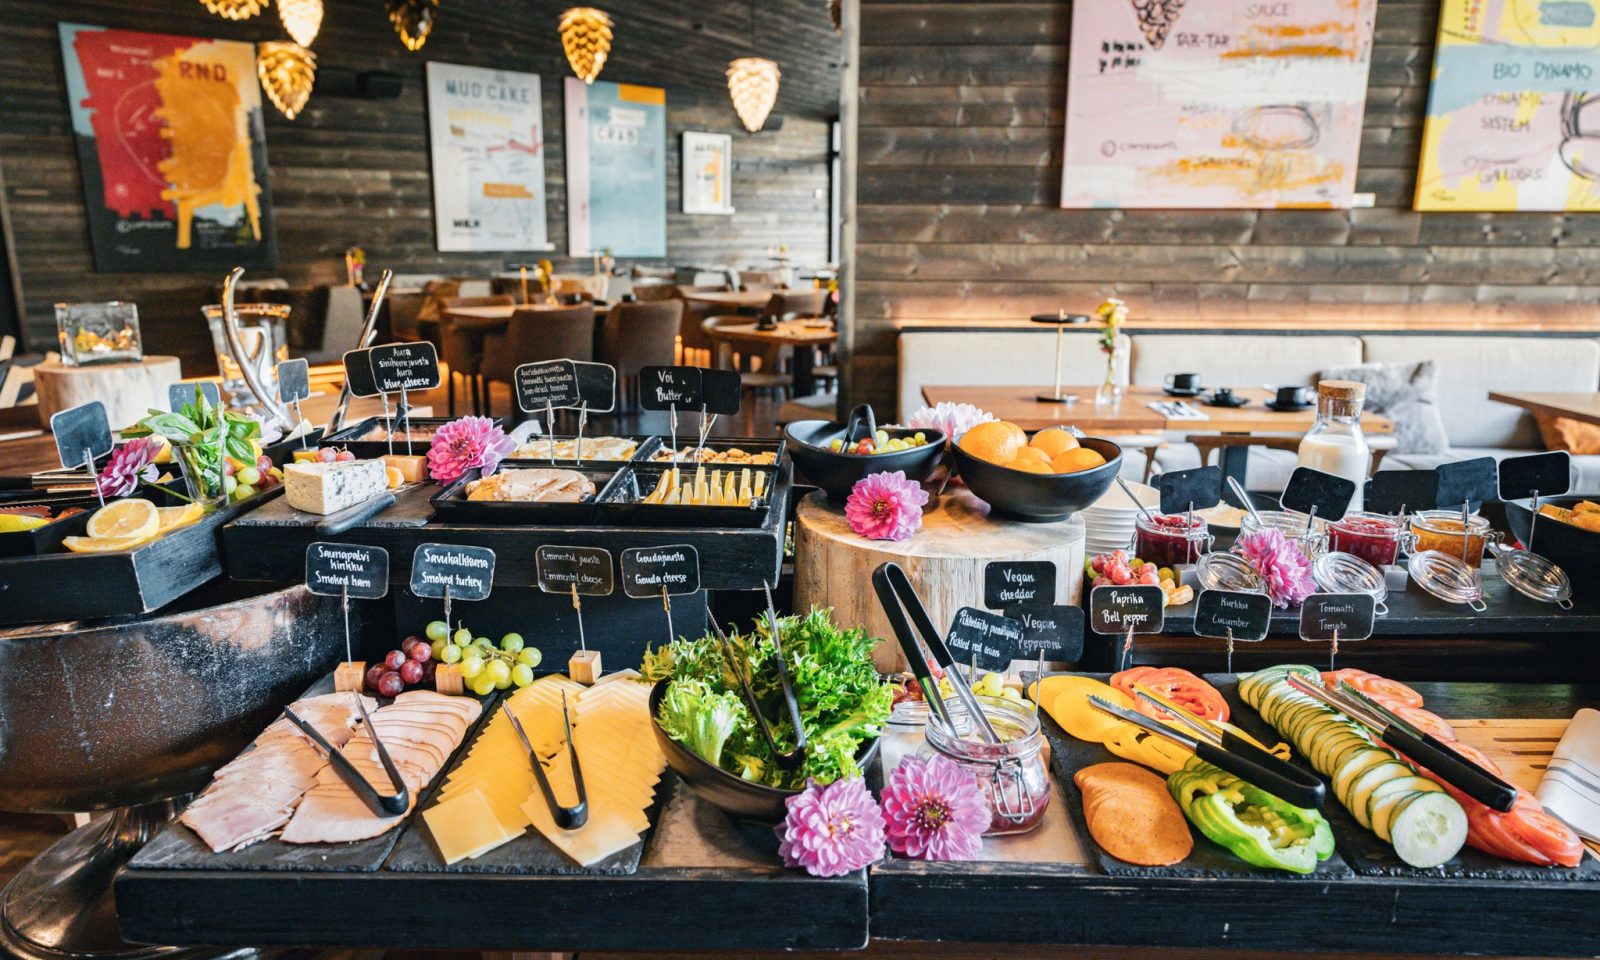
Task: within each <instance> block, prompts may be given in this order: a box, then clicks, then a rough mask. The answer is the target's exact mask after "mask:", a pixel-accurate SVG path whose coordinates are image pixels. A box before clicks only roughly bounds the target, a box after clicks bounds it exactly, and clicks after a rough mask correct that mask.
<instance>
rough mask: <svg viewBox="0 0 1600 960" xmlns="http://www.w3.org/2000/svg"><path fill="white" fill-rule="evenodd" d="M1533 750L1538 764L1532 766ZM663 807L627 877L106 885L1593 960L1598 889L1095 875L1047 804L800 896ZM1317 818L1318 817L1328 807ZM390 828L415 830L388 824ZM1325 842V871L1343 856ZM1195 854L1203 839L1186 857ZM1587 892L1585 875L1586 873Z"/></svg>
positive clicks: (202, 916)
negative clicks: (981, 841) (956, 845)
mask: <svg viewBox="0 0 1600 960" xmlns="http://www.w3.org/2000/svg"><path fill="white" fill-rule="evenodd" d="M1418 689H1419V691H1420V692H1421V693H1422V694H1423V695H1424V697H1425V698H1426V699H1427V702H1428V706H1429V708H1430V709H1433V710H1435V711H1436V712H1438V713H1439V714H1441V715H1443V716H1445V717H1446V718H1464V717H1516V718H1566V717H1569V716H1571V715H1572V713H1573V712H1574V711H1576V710H1577V709H1578V708H1579V707H1582V706H1586V705H1597V704H1600V687H1594V686H1591V687H1576V686H1568V685H1537V686H1535V685H1491V684H1419V685H1418ZM1548 747H1549V745H1548V744H1546V745H1545V749H1548ZM663 783H664V784H665V785H666V786H665V787H664V789H667V790H669V791H670V793H669V795H668V796H667V799H666V800H665V801H664V802H663V804H662V805H661V810H662V813H661V814H660V816H659V819H658V822H657V825H656V827H655V828H654V829H653V831H652V833H651V835H650V836H649V838H648V840H647V843H646V847H645V851H644V855H643V858H642V860H641V862H640V866H639V869H638V871H637V872H636V873H635V874H633V875H631V876H612V877H594V876H536V877H528V876H517V875H508V874H448V875H441V874H437V873H416V872H404V871H396V870H393V869H390V868H389V867H387V866H385V867H382V868H380V869H377V870H375V871H373V872H369V873H328V872H319V873H305V872H294V871H174V870H158V869H145V868H141V867H140V865H139V862H138V861H137V860H136V861H135V863H134V866H133V867H132V868H130V869H128V870H125V871H124V872H123V873H122V874H121V876H119V877H118V880H117V885H116V894H117V903H118V908H119V913H120V916H121V921H122V925H123V930H124V933H125V934H126V935H127V936H128V937H129V938H130V939H135V940H141V941H148V942H155V943H171V944H179V945H188V944H220V945H311V946H401V945H404V946H408V947H417V946H428V947H441V948H444V947H454V948H477V949H493V950H504V949H512V948H516V949H552V950H572V949H580V948H581V949H592V950H601V949H632V950H655V951H670V950H685V951H693V950H712V949H742V950H747V951H755V950H794V949H811V950H823V949H852V948H858V947H861V946H862V945H864V944H865V943H866V941H867V940H868V938H869V937H870V938H872V939H877V940H912V941H951V942H966V943H973V942H981V943H1009V944H1061V945H1080V944H1081V945H1106V946H1112V945H1120V946H1134V947H1157V946H1163V947H1179V948H1218V947H1222V948H1237V949H1241V950H1256V951H1333V952H1339V951H1361V952H1364V953H1438V954H1451V953H1480V954H1483V953H1487V954H1500V955H1509V954H1515V955H1544V956H1592V955H1595V954H1596V953H1600V927H1597V926H1596V925H1595V924H1594V923H1593V919H1592V918H1593V917H1594V916H1595V914H1596V912H1597V911H1600V880H1595V879H1572V878H1571V874H1563V875H1562V876H1563V877H1566V878H1565V879H1531V880H1493V881H1489V880H1474V879H1459V878H1453V877H1443V876H1430V877H1419V878H1393V877H1385V876H1361V875H1357V876H1344V877H1340V878H1337V879H1326V880H1324V879H1321V878H1311V879H1307V878H1297V877H1290V876H1275V877H1271V878H1256V877H1239V878H1217V877H1212V878H1203V879H1202V878H1194V879H1188V878H1185V879H1147V878H1144V877H1124V876H1116V877H1113V876H1108V875H1106V874H1105V873H1103V872H1102V871H1101V869H1100V868H1099V867H1098V866H1097V865H1096V863H1097V857H1096V856H1095V854H1094V848H1093V846H1092V844H1091V842H1090V841H1088V840H1087V838H1085V837H1082V836H1081V835H1080V833H1079V830H1078V829H1077V828H1076V827H1075V826H1074V822H1073V818H1072V816H1070V815H1069V814H1070V812H1071V811H1070V809H1069V808H1068V807H1067V806H1066V805H1065V803H1064V802H1063V799H1064V798H1063V792H1062V791H1061V789H1060V787H1059V785H1058V787H1057V794H1056V798H1055V802H1054V803H1052V805H1051V809H1050V812H1049V813H1048V815H1047V817H1046V820H1045V823H1044V825H1043V826H1041V827H1040V828H1039V829H1038V830H1036V831H1034V832H1033V833H1031V834H1027V835H1024V836H1022V837H1016V838H1009V839H1005V840H999V841H996V840H990V841H988V842H986V845H985V854H984V855H985V857H986V858H987V859H985V860H984V861H981V862H978V863H935V864H924V863H916V862H909V861H899V860H891V861H888V862H885V863H882V864H880V865H878V866H877V867H875V868H873V869H872V870H871V871H869V872H868V873H867V874H866V875H863V874H861V873H858V874H855V875H853V876H849V877H844V878H839V879H833V880H819V879H814V878H810V877H807V876H806V875H804V874H802V873H799V872H796V871H786V870H782V869H780V868H778V867H777V865H776V858H775V843H774V842H773V841H772V840H771V839H770V836H769V834H768V833H767V832H766V831H765V830H764V829H763V828H759V827H748V826H739V825H736V824H734V823H733V822H732V821H730V820H729V819H728V818H727V817H726V816H724V815H723V814H722V813H721V812H719V811H717V810H715V809H714V808H711V807H709V806H708V805H705V804H703V803H701V802H699V801H698V800H696V799H695V798H694V797H693V796H692V795H691V794H690V793H689V792H688V791H687V789H686V788H684V787H683V786H682V785H681V784H678V783H676V781H675V779H674V778H673V777H672V776H671V775H670V774H669V775H668V777H667V778H666V779H665V780H664V781H663ZM1329 802H1330V805H1332V804H1333V803H1335V801H1333V800H1331V799H1330V801H1329ZM402 829H404V830H415V829H419V827H418V826H417V825H416V824H414V823H408V824H407V825H406V826H404V827H403V828H402ZM1336 832H1340V833H1341V838H1340V845H1341V852H1343V850H1344V846H1345V837H1344V835H1343V833H1342V832H1341V831H1340V830H1339V828H1338V826H1337V825H1336ZM1201 842H1204V841H1201ZM1585 875H1586V876H1591V877H1592V876H1594V875H1595V871H1593V870H1590V871H1586V873H1585Z"/></svg>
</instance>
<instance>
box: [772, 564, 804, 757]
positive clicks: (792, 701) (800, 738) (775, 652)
mask: <svg viewBox="0 0 1600 960" xmlns="http://www.w3.org/2000/svg"><path fill="white" fill-rule="evenodd" d="M761 589H762V590H763V591H764V592H765V593H766V595H767V623H768V625H769V626H770V627H771V629H772V656H773V659H774V660H776V661H777V666H778V683H779V684H780V685H781V687H782V689H783V702H784V704H785V705H786V706H787V707H788V708H789V722H790V723H792V724H794V749H795V752H796V753H798V754H804V753H805V749H806V728H805V725H804V724H803V723H801V720H800V700H799V698H798V697H797V696H796V695H795V692H794V681H793V680H791V679H789V665H788V664H787V663H786V662H784V659H783V641H782V638H781V634H782V630H781V629H780V628H779V626H778V612H777V609H776V608H774V607H773V605H772V585H771V584H769V583H767V582H766V581H765V580H763V581H762V582H761Z"/></svg>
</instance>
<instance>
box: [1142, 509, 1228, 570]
mask: <svg viewBox="0 0 1600 960" xmlns="http://www.w3.org/2000/svg"><path fill="white" fill-rule="evenodd" d="M1133 527H1134V535H1133V555H1134V556H1136V557H1138V558H1139V559H1140V560H1143V561H1145V562H1146V563H1153V564H1155V565H1156V566H1158V567H1175V566H1177V565H1178V564H1180V563H1194V562H1195V561H1196V560H1199V559H1200V555H1201V554H1203V553H1205V552H1206V551H1208V550H1210V549H1211V543H1212V541H1213V540H1214V539H1215V538H1214V537H1212V536H1211V533H1210V531H1209V530H1207V529H1206V522H1205V521H1204V520H1202V519H1201V518H1199V517H1194V516H1190V515H1188V514H1186V513H1152V514H1150V515H1149V516H1145V515H1143V514H1141V515H1139V516H1138V517H1135V518H1134V522H1133Z"/></svg>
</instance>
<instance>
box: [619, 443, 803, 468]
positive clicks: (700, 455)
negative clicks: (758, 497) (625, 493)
mask: <svg viewBox="0 0 1600 960" xmlns="http://www.w3.org/2000/svg"><path fill="white" fill-rule="evenodd" d="M650 459H652V460H655V461H658V462H661V463H666V462H668V461H671V460H679V461H684V462H688V463H696V462H698V463H727V464H734V465H743V466H752V467H760V466H771V465H772V464H774V463H777V462H778V452H777V451H776V450H758V451H756V452H754V453H752V452H751V451H749V450H741V449H739V448H738V447H729V448H727V449H726V450H713V449H711V448H710V447H684V448H683V450H681V451H677V450H670V449H666V448H663V449H661V450H657V451H656V453H655V456H653V457H651V458H650Z"/></svg>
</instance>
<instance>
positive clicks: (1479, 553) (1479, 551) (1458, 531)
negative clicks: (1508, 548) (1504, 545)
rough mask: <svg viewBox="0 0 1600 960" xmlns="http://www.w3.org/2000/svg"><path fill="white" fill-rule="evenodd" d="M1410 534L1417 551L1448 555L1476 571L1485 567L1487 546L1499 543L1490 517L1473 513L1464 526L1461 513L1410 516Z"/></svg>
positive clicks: (1436, 511) (1456, 511) (1419, 513)
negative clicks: (1414, 540)
mask: <svg viewBox="0 0 1600 960" xmlns="http://www.w3.org/2000/svg"><path fill="white" fill-rule="evenodd" d="M1411 534H1412V536H1414V537H1415V538H1416V544H1415V545H1414V547H1413V549H1414V550H1416V551H1418V552H1420V551H1423V550H1437V551H1438V552H1440V553H1447V554H1449V555H1450V556H1452V557H1455V558H1456V559H1457V560H1460V561H1462V562H1463V563H1465V564H1466V565H1467V566H1469V567H1471V568H1473V569H1474V570H1476V569H1477V568H1478V567H1480V566H1482V565H1483V548H1484V546H1485V545H1486V544H1491V543H1499V542H1500V534H1499V533H1497V532H1495V531H1494V530H1493V529H1491V528H1490V524H1489V521H1488V519H1487V518H1485V517H1481V516H1478V515H1477V514H1472V515H1469V516H1468V517H1467V519H1466V524H1465V526H1463V525H1462V520H1461V512H1460V511H1459V510H1419V511H1418V512H1416V513H1414V514H1412V515H1411Z"/></svg>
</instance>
